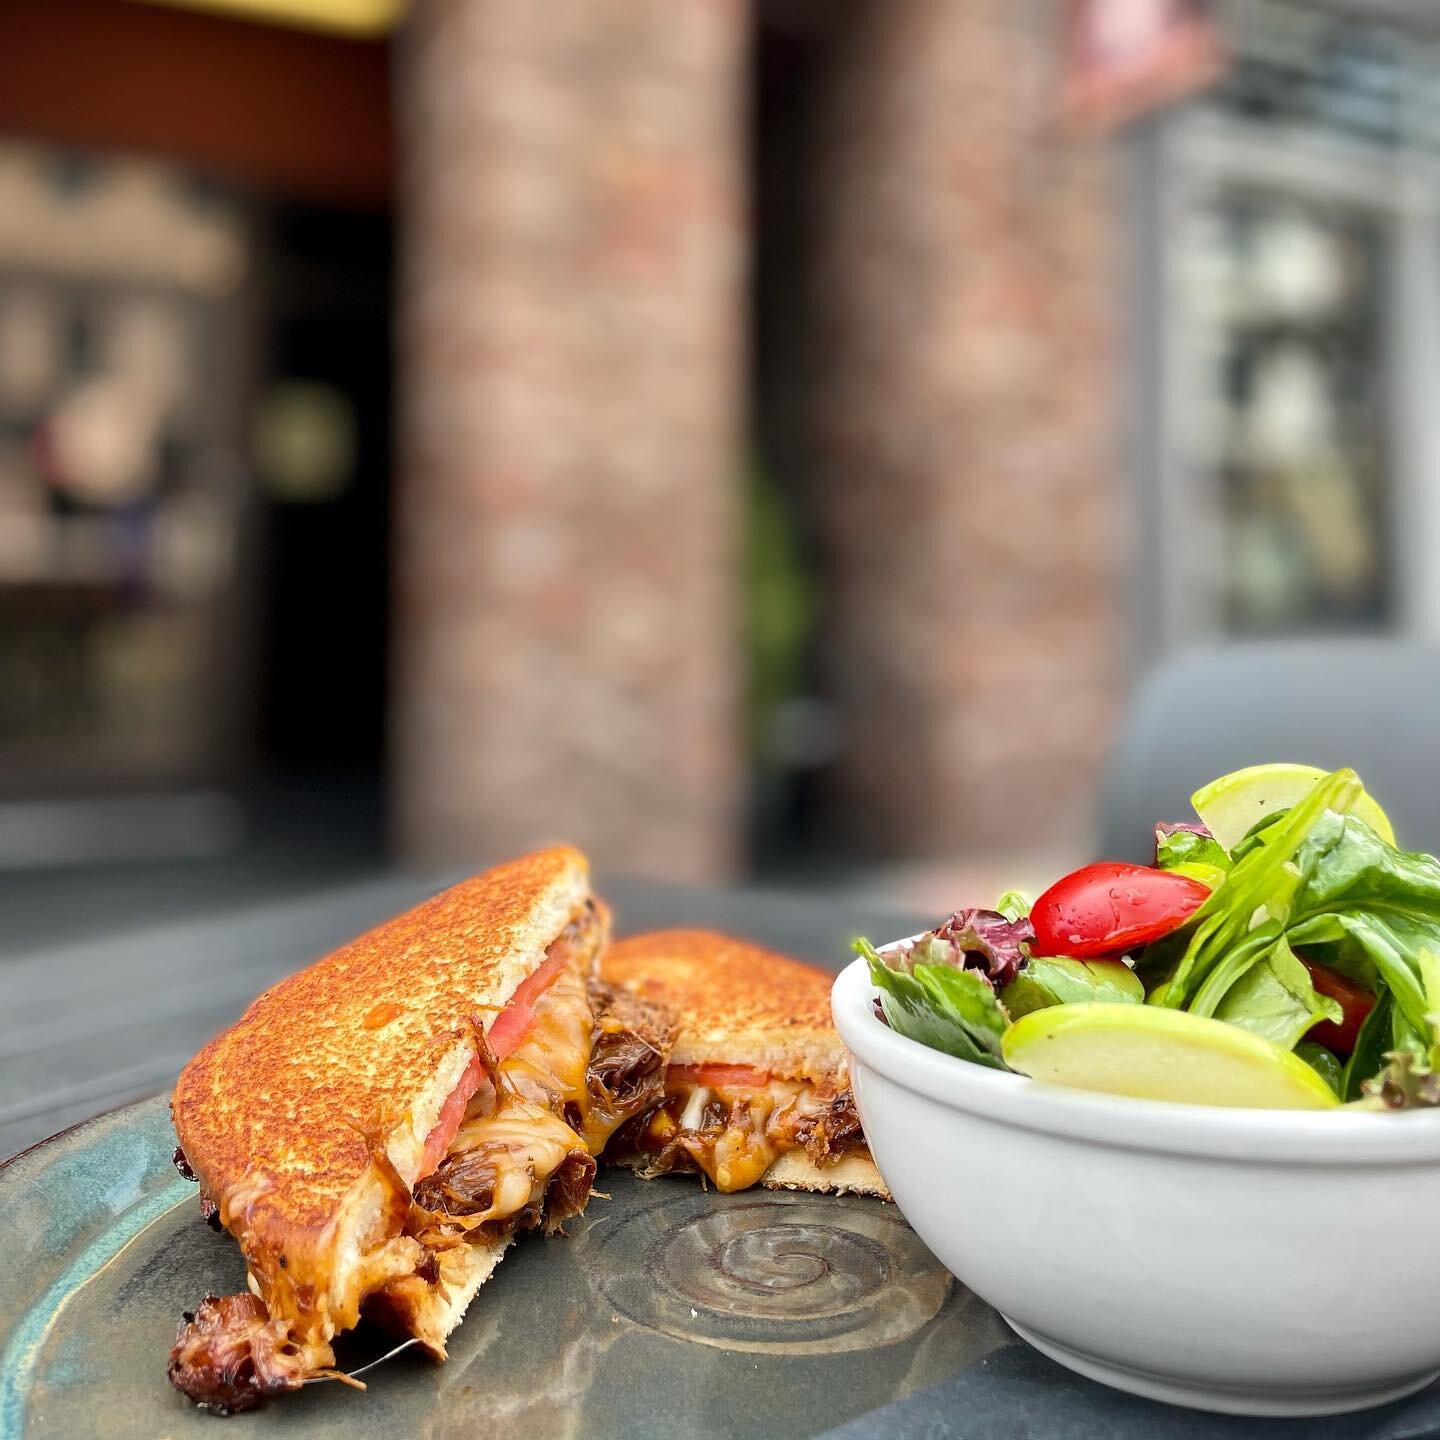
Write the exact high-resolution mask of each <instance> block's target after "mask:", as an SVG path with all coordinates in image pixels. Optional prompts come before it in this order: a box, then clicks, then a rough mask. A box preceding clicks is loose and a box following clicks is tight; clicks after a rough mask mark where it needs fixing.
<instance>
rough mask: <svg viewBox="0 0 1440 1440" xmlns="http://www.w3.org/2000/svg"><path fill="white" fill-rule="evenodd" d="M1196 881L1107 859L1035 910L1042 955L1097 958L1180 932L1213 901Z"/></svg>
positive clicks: (1059, 884)
mask: <svg viewBox="0 0 1440 1440" xmlns="http://www.w3.org/2000/svg"><path fill="white" fill-rule="evenodd" d="M1209 896H1210V891H1209V890H1208V889H1207V888H1206V887H1205V886H1204V885H1201V884H1200V883H1199V882H1198V881H1196V880H1191V879H1190V878H1189V877H1188V876H1185V875H1176V874H1174V873H1173V872H1171V871H1168V870H1153V869H1151V868H1150V867H1149V866H1147V865H1123V864H1120V863H1119V862H1117V861H1109V860H1107V861H1102V862H1101V863H1100V864H1098V865H1086V866H1084V867H1083V868H1082V869H1079V870H1076V871H1075V872H1074V873H1073V874H1070V875H1067V876H1066V877H1065V878H1064V879H1063V880H1057V881H1056V882H1055V884H1053V885H1052V886H1051V887H1050V888H1049V889H1048V890H1047V891H1046V892H1045V893H1044V894H1043V895H1042V896H1041V897H1040V898H1039V899H1038V900H1037V901H1036V902H1035V904H1034V905H1033V906H1032V907H1031V909H1030V920H1031V923H1032V924H1033V925H1034V926H1035V953H1036V954H1037V955H1073V956H1074V957H1075V958H1076V959H1077V960H1097V959H1099V958H1101V957H1102V956H1106V955H1124V954H1126V953H1128V952H1129V951H1132V950H1137V949H1139V947H1140V946H1142V945H1148V944H1149V943H1150V942H1151V941H1152V940H1158V939H1160V937H1161V936H1162V935H1168V934H1169V933H1170V932H1171V931H1172V930H1177V929H1179V927H1180V926H1181V925H1183V924H1184V923H1185V921H1186V920H1187V919H1188V918H1189V917H1190V916H1191V915H1192V914H1193V913H1194V912H1195V911H1196V910H1198V909H1199V908H1200V906H1201V905H1203V904H1204V903H1205V901H1206V900H1207V899H1208V898H1209Z"/></svg>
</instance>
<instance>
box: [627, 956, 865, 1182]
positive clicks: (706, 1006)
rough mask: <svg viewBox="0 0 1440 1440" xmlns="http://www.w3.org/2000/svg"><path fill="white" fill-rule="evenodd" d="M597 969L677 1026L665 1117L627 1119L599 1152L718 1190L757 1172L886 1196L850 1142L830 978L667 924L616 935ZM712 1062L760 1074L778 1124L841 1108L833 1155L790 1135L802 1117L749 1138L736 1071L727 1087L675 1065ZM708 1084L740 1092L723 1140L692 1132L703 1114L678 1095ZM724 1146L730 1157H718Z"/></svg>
mask: <svg viewBox="0 0 1440 1440" xmlns="http://www.w3.org/2000/svg"><path fill="white" fill-rule="evenodd" d="M600 973H601V976H602V978H603V979H604V980H605V981H606V982H607V983H608V984H610V985H613V986H616V987H617V988H619V989H624V990H629V991H630V992H631V993H632V994H635V995H638V996H641V997H642V998H643V999H645V1000H647V1001H649V1002H650V1003H652V1004H654V1005H656V1006H659V1007H661V1008H663V1009H665V1010H667V1011H668V1012H669V1013H670V1016H671V1018H672V1020H673V1022H674V1024H675V1027H676V1029H675V1035H674V1045H673V1048H672V1050H671V1053H670V1061H669V1068H668V1070H667V1076H669V1077H670V1078H668V1079H667V1091H668V1096H667V1099H668V1100H669V1101H671V1102H673V1103H671V1104H670V1106H669V1112H668V1114H658V1113H652V1115H651V1117H650V1120H651V1121H655V1122H657V1123H656V1125H655V1126H654V1127H653V1128H649V1127H648V1126H647V1125H641V1124H640V1123H638V1122H637V1123H635V1124H632V1125H631V1126H630V1127H628V1129H627V1131H626V1133H625V1136H624V1142H623V1143H622V1146H621V1147H620V1148H618V1149H617V1151H616V1153H615V1155H614V1156H613V1157H612V1156H608V1155H607V1158H614V1159H616V1160H618V1162H619V1163H621V1164H625V1165H630V1166H632V1167H633V1168H635V1169H637V1170H639V1171H640V1172H641V1173H642V1174H658V1173H661V1172H662V1171H664V1170H668V1169H673V1168H686V1167H687V1166H690V1165H694V1166H697V1167H698V1168H701V1169H703V1170H704V1171H705V1172H706V1174H708V1175H709V1176H710V1178H711V1179H712V1180H714V1181H715V1183H716V1184H717V1185H719V1187H720V1188H721V1189H741V1188H744V1186H745V1185H747V1184H751V1183H753V1182H754V1180H756V1179H758V1180H759V1181H760V1183H761V1184H763V1185H766V1186H768V1187H770V1188H772V1189H787V1190H827V1191H835V1192H845V1191H852V1192H855V1193H858V1194H864V1195H878V1196H881V1197H883V1198H886V1199H888V1198H889V1191H888V1190H886V1188H885V1183H884V1181H883V1180H882V1179H881V1177H880V1173H879V1171H878V1170H877V1169H876V1168H875V1165H874V1162H873V1161H872V1160H871V1159H870V1155H869V1151H868V1150H867V1149H866V1148H865V1147H864V1145H863V1143H857V1139H858V1124H859V1122H858V1120H856V1119H855V1118H854V1111H853V1101H852V1099H851V1097H850V1095H849V1084H850V1078H849V1062H848V1056H847V1054H846V1051H845V1047H844V1045H843V1044H842V1043H841V1041H840V1037H839V1035H838V1034H837V1033H836V1031H835V1027H834V1023H833V1021H832V1020H831V1016H830V988H831V985H832V984H833V983H834V977H833V976H831V975H829V974H828V973H826V972H825V971H824V970H821V969H819V968H818V967H817V966H814V965H807V964H805V963H804V962H803V961H799V960H792V959H790V958H789V957H787V956H784V955H777V954H776V953H775V952H773V951H770V950H765V949H762V948H760V947H759V946H757V945H753V944H751V943H750V942H748V941H745V940H737V939H734V938H733V937H731V936H727V935H717V934H714V933H713V932H710V931H704V930H667V931H660V932H657V933H655V934H650V935H637V936H634V937H632V938H630V939H627V940H621V941H618V942H617V943H615V944H614V945H612V946H611V947H610V949H609V950H608V951H607V952H606V954H605V955H604V956H603V958H602V960H601V964H600ZM717 1066H718V1067H725V1068H728V1067H740V1069H741V1070H742V1071H756V1072H763V1075H764V1076H765V1077H766V1089H767V1090H768V1092H769V1094H768V1097H767V1098H766V1100H765V1102H764V1103H765V1105H766V1106H767V1107H771V1108H770V1110H769V1113H770V1114H771V1115H772V1116H776V1117H781V1118H782V1120H783V1117H784V1116H786V1114H787V1113H788V1115H789V1116H790V1117H791V1120H792V1121H793V1119H794V1117H795V1116H796V1115H797V1114H802V1115H805V1116H807V1117H810V1120H811V1128H809V1133H810V1134H811V1135H812V1137H813V1135H814V1129H813V1118H814V1116H815V1115H817V1114H818V1113H820V1112H821V1111H826V1110H828V1111H829V1112H830V1113H832V1114H839V1113H841V1112H844V1113H847V1114H848V1115H849V1117H850V1120H849V1124H850V1126H851V1127H853V1128H851V1129H850V1130H849V1132H848V1133H849V1136H850V1138H849V1139H847V1140H846V1141H845V1142H844V1148H841V1149H837V1150H835V1151H832V1152H830V1153H826V1146H825V1144H824V1143H823V1138H822V1140H821V1141H819V1142H816V1141H815V1140H814V1139H813V1138H812V1141H811V1144H810V1151H809V1153H807V1149H806V1148H805V1145H804V1144H803V1143H802V1142H801V1141H800V1140H799V1139H798V1136H800V1135H804V1134H805V1133H807V1126H806V1122H805V1121H804V1120H802V1121H801V1122H800V1124H799V1125H795V1124H793V1123H790V1124H786V1123H780V1124H778V1125H772V1124H770V1123H769V1121H768V1120H767V1121H765V1122H763V1123H764V1124H765V1127H766V1128H765V1132H764V1136H763V1137H762V1136H761V1135H759V1134H758V1133H756V1134H747V1133H746V1132H747V1128H748V1127H751V1126H755V1125H757V1124H759V1123H762V1122H757V1121H756V1119H755V1112H754V1110H753V1109H752V1107H751V1106H750V1104H749V1101H748V1100H747V1099H746V1098H745V1097H746V1095H747V1094H748V1093H750V1092H747V1090H746V1085H747V1083H748V1082H747V1081H746V1080H745V1079H744V1077H743V1076H742V1077H741V1079H740V1081H739V1082H738V1089H737V1090H735V1091H731V1090H730V1089H728V1088H727V1087H726V1084H725V1081H724V1078H723V1075H721V1076H720V1077H719V1078H716V1079H710V1078H703V1079H698V1080H692V1079H691V1078H689V1077H688V1076H685V1075H682V1074H681V1073H680V1072H685V1071H689V1072H692V1074H693V1073H694V1072H699V1071H703V1069H704V1068H705V1067H717ZM708 1087H714V1094H715V1096H716V1097H717V1099H721V1100H723V1101H724V1103H725V1104H731V1103H732V1102H733V1101H734V1100H735V1098H736V1096H737V1095H738V1096H739V1097H740V1100H741V1103H740V1104H739V1105H738V1106H733V1107H732V1112H731V1116H730V1121H729V1124H730V1126H731V1128H730V1129H729V1130H728V1131H727V1132H726V1134H725V1136H724V1137H723V1138H721V1137H720V1135H719V1134H718V1132H717V1131H715V1130H710V1131H707V1133H706V1135H702V1134H701V1131H700V1129H696V1128H694V1127H696V1126H697V1125H701V1122H699V1121H697V1120H695V1119H694V1118H693V1117H692V1107H691V1106H689V1105H687V1104H686V1103H685V1101H686V1100H687V1099H690V1098H693V1097H694V1094H695V1091H696V1089H697V1088H704V1089H705V1093H706V1094H707V1095H708V1094H710V1093H711V1090H710V1089H709V1088H708ZM701 1098H702V1099H703V1098H704V1097H703V1096H702V1097H701ZM812 1101H813V1102H814V1103H813V1104H812V1103H811V1102H812ZM694 1108H697V1109H698V1108H700V1107H699V1106H698V1104H697V1106H696V1107H694ZM687 1117H692V1118H687ZM703 1128H704V1126H703V1125H701V1129H703ZM647 1137H648V1138H647ZM662 1137H663V1138H662ZM631 1146H634V1147H636V1148H634V1149H632V1148H630V1147H631ZM722 1153H723V1154H724V1155H725V1156H726V1157H727V1158H725V1159H723V1160H722V1159H719V1158H718V1156H719V1155H721V1154H722ZM731 1156H734V1157H735V1158H734V1159H731V1158H730V1157H731ZM772 1156H773V1157H774V1158H773V1159H770V1158H768V1157H772ZM767 1161H768V1163H767Z"/></svg>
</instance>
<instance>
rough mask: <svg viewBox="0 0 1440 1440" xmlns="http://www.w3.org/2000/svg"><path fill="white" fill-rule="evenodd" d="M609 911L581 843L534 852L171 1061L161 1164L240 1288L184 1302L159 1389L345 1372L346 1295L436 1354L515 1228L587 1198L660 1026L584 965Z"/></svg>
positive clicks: (282, 987)
mask: <svg viewBox="0 0 1440 1440" xmlns="http://www.w3.org/2000/svg"><path fill="white" fill-rule="evenodd" d="M608 930H609V917H608V913H607V912H606V911H605V909H604V907H603V906H602V905H600V904H599V903H598V902H597V901H596V900H595V899H594V898H593V897H592V896H591V894H590V887H589V872H588V866H587V864H586V861H585V858H584V857H583V856H582V855H581V854H580V853H579V852H578V851H576V850H572V849H570V848H568V847H563V846H562V847H557V848H554V849H550V850H544V851H541V852H538V853H537V854H534V855H529V856H526V857H525V858H523V859H520V860H516V861H513V862H511V863H509V864H506V865H501V866H498V867H497V868H495V869H493V870H490V871H487V872H486V873H485V874H483V875H479V876H477V877H475V878H474V879H472V880H468V881H466V882H464V883H463V884H461V885H457V886H455V887H454V888H453V889H451V890H447V891H445V892H444V893H442V894H440V895H437V896H436V897H435V898H434V899H432V900H429V901H427V902H426V903H425V904H423V905H420V906H418V907H417V908H416V909H414V910H411V911H409V912H408V913H406V914H404V915H401V916H399V917H397V918H396V919H394V920H391V921H389V922H387V923H386V924H384V925H382V926H380V927H379V928H378V929H376V930H374V931H371V932H370V933H369V934H367V935H363V936H361V937H360V938H359V939H358V940H355V941H352V942H351V943H350V944H349V945H347V946H345V947H344V948H343V949H341V950H338V951H336V952H335V953H334V954H333V955H330V956H328V957H326V958H325V959H323V960H320V961H319V962H317V963H316V964H314V965H312V966H310V967H309V968H308V969H306V970H302V971H300V972H299V973H298V974H296V975H292V976H290V977H289V978H288V979H286V980H282V981H281V982H280V983H279V984H278V985H275V986H274V987H272V988H271V989H270V990H268V991H266V992H265V993H264V994H263V995H261V996H260V998H259V999H258V1000H256V1001H255V1003H254V1004H253V1005H251V1007H250V1008H249V1010H247V1011H246V1013H245V1014H244V1016H243V1017H242V1018H241V1019H240V1021H239V1022H238V1023H237V1024H236V1025H235V1026H234V1027H233V1028H232V1029H230V1030H227V1031H226V1032H225V1033H224V1034H222V1035H220V1036H218V1037H217V1038H216V1039H215V1040H213V1041H211V1042H210V1044H209V1045H207V1046H206V1047H205V1049H203V1050H202V1051H201V1052H200V1053H199V1054H198V1055H197V1056H196V1057H195V1058H194V1059H193V1060H192V1061H191V1062H190V1063H189V1065H187V1066H186V1067H185V1070H184V1071H183V1072H182V1074H181V1076H180V1079H179V1081H178V1082H177V1084H176V1086H175V1093H174V1097H173V1100H172V1112H173V1116H174V1121H175V1129H176V1133H177V1135H178V1136H179V1139H180V1148H179V1150H177V1152H176V1163H177V1165H179V1166H181V1168H182V1173H186V1174H189V1175H190V1176H192V1178H194V1179H197V1180H198V1181H199V1183H200V1189H201V1208H202V1211H204V1213H205V1214H206V1218H207V1219H209V1220H211V1222H212V1223H213V1224H215V1225H216V1226H217V1228H219V1227H223V1228H225V1229H226V1230H228V1231H229V1232H230V1233H231V1234H232V1235H233V1236H234V1237H235V1239H236V1240H237V1241H238V1242H239V1244H240V1247H241V1249H242V1251H243V1252H244V1255H245V1261H246V1265H247V1269H248V1282H249V1291H248V1293H244V1294H240V1295H233V1296H229V1297H225V1298H217V1297H214V1296H208V1297H206V1299H205V1300H204V1301H203V1303H202V1304H201V1305H200V1306H199V1308H198V1310H197V1311H195V1312H194V1313H193V1314H187V1315H186V1317H185V1323H184V1324H183V1325H182V1326H181V1329H180V1332H179V1334H178V1336H177V1338H176V1342H175V1346H174V1349H173V1350H172V1352H171V1357H170V1367H169V1373H170V1378H171V1380H172V1382H173V1383H174V1384H175V1385H176V1386H177V1388H179V1389H180V1390H182V1391H184V1392H185V1393H186V1394H187V1395H189V1396H191V1397H192V1398H193V1399H195V1400H196V1401H197V1402H199V1403H200V1404H202V1405H205V1406H206V1407H207V1408H210V1409H212V1410H217V1411H221V1412H230V1411H236V1410H242V1409H247V1408H249V1407H250V1406H252V1405H254V1404H256V1403H258V1402H259V1401H260V1400H261V1399H263V1398H264V1397H265V1396H266V1395H268V1394H272V1393H275V1392H278V1391H283V1390H289V1389H293V1388H295V1387H296V1386H298V1385H300V1384H303V1383H305V1381H306V1380H309V1379H314V1378H345V1377H343V1376H340V1375H339V1374H338V1372H336V1371H335V1369H334V1368H333V1367H334V1364H335V1357H334V1352H333V1349H332V1347H331V1341H332V1340H333V1338H334V1337H335V1335H336V1334H338V1333H339V1332H340V1331H343V1330H346V1329H349V1328H350V1327H352V1326H353V1325H355V1324H356V1323H357V1321H358V1320H359V1318H360V1316H361V1314H362V1312H363V1313H365V1314H366V1315H367V1316H369V1317H371V1318H373V1319H375V1320H377V1321H379V1322H380V1323H382V1324H384V1325H385V1326H387V1327H388V1328H390V1329H392V1330H394V1331H397V1332H399V1333H401V1334H406V1335H412V1336H414V1337H416V1338H417V1339H418V1340H419V1341H420V1343H421V1344H422V1345H423V1347H424V1348H425V1349H426V1350H427V1351H428V1352H429V1353H430V1354H431V1355H432V1356H434V1357H435V1358H437V1359H444V1357H445V1340H446V1337H447V1336H448V1335H449V1333H450V1331H451V1330H453V1329H454V1327H455V1326H456V1325H457V1324H458V1323H459V1321H460V1318H461V1316H462V1315H463V1314H464V1311H465V1308H466V1306H467V1305H468V1304H469V1303H470V1301H471V1299H472V1298H473V1297H474V1295H475V1292H476V1291H477V1290H478V1289H479V1288H480V1286H481V1285H482V1284H483V1283H484V1281H485V1280H486V1279H487V1278H488V1277H489V1275H490V1273H491V1271H492V1270H493V1269H494V1268H495V1265H496V1264H497V1262H498V1261H499V1259H500V1257H501V1255H502V1254H503V1252H504V1250H505V1248H506V1246H508V1245H509V1243H510V1242H511V1240H512V1239H513V1238H514V1237H515V1235H516V1234H518V1233H520V1232H522V1231H526V1230H533V1229H537V1228H539V1229H543V1230H545V1231H546V1232H549V1231H552V1230H555V1229H556V1228H558V1227H559V1226H560V1224H561V1223H562V1222H563V1221H564V1220H565V1219H566V1218H567V1217H568V1216H571V1215H574V1214H577V1213H578V1212H579V1211H580V1210H582V1209H583V1208H584V1206H585V1203H586V1200H587V1199H588V1197H589V1194H590V1185H591V1180H592V1177H593V1176H594V1173H595V1160H594V1156H595V1155H596V1154H598V1153H599V1151H600V1149H601V1147H602V1146H603V1145H604V1144H605V1142H606V1141H607V1140H608V1139H609V1137H610V1135H611V1134H612V1133H613V1132H614V1130H616V1129H617V1128H618V1127H619V1126H620V1125H621V1124H623V1123H624V1122H625V1121H626V1120H627V1119H629V1118H630V1117H632V1116H633V1115H635V1114H637V1113H639V1112H641V1111H643V1110H645V1109H647V1108H649V1107H650V1106H651V1105H653V1104H654V1103H656V1102H657V1101H658V1099H659V1098H660V1096H661V1095H662V1094H663V1090H662V1073H663V1066H664V1054H665V1043H666V1038H667V1033H666V1030H665V1028H664V1026H663V1025H661V1026H659V1027H652V1026H651V1025H650V1012H649V1010H648V1008H647V1007H646V1006H644V1005H643V1004H642V1003H640V1002H638V1001H636V1000H635V999H634V998H632V997H629V996H625V997H621V998H620V1001H619V1003H618V1005H612V1004H611V1003H610V1001H611V997H610V996H609V994H608V992H607V991H606V990H605V988H604V987H603V986H602V985H600V984H599V982H598V980H597V978H596V975H595V967H596V961H597V958H598V955H599V952H600V950H601V949H602V948H603V946H604V944H605V941H606V940H607V938H608Z"/></svg>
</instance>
